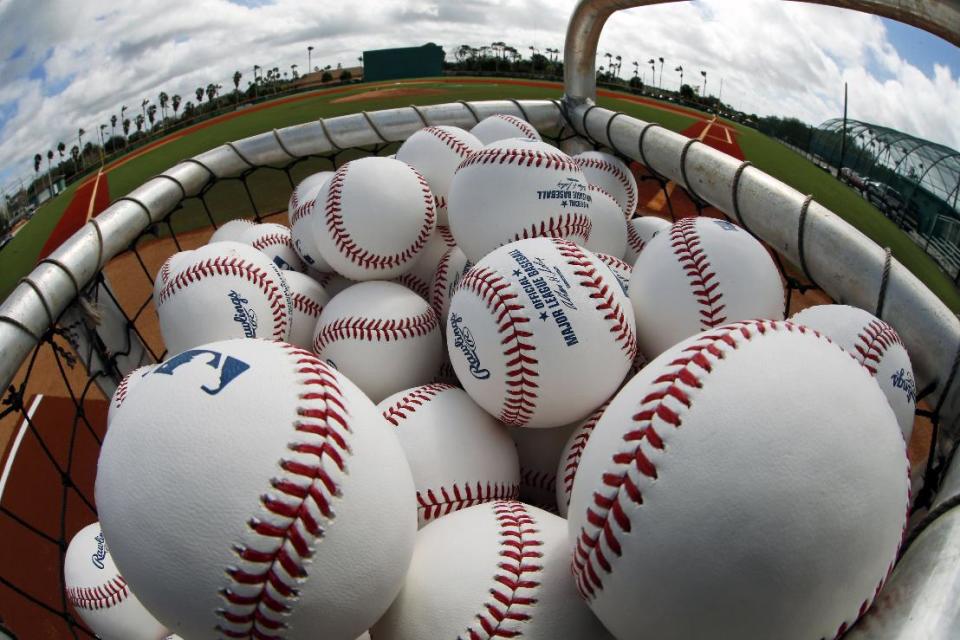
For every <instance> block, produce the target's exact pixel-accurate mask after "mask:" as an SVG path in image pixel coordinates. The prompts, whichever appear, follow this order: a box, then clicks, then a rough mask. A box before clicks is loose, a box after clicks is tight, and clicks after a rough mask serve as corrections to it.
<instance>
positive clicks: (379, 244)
mask: <svg viewBox="0 0 960 640" xmlns="http://www.w3.org/2000/svg"><path fill="white" fill-rule="evenodd" d="M314 209H315V210H316V211H315V212H314V213H313V214H311V216H310V221H311V222H310V224H311V225H312V226H313V237H314V240H315V242H316V243H317V248H318V250H319V252H320V255H321V256H322V257H323V259H324V260H325V261H326V263H327V264H329V265H330V266H331V267H333V269H334V270H335V271H336V272H337V273H339V274H340V275H343V276H346V277H348V278H352V279H354V280H384V279H389V278H394V277H396V276H398V275H400V274H401V273H404V272H406V271H409V270H410V269H411V268H412V267H413V265H414V263H415V262H416V260H417V258H418V257H419V256H420V254H421V252H422V251H423V248H424V246H425V245H426V244H427V240H429V239H430V236H431V235H432V234H433V230H434V227H435V226H436V214H435V212H434V205H433V194H432V193H431V192H430V187H429V186H428V185H427V182H426V180H424V179H423V177H422V176H421V175H420V174H419V173H417V171H416V170H415V169H413V168H412V167H411V166H410V165H408V164H406V163H405V162H401V161H400V160H391V159H389V158H378V157H375V156H371V157H366V158H360V159H358V160H352V161H350V162H348V163H346V164H344V165H343V166H342V167H340V168H339V169H338V170H337V172H336V173H335V174H333V177H332V178H330V180H329V181H327V182H326V183H324V185H323V188H322V189H321V190H320V193H319V194H317V197H316V204H315V205H314Z"/></svg>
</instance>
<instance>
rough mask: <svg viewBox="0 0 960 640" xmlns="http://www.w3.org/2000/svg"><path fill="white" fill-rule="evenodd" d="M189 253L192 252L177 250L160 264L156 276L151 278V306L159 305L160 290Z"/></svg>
mask: <svg viewBox="0 0 960 640" xmlns="http://www.w3.org/2000/svg"><path fill="white" fill-rule="evenodd" d="M190 253H192V252H191V251H178V252H177V253H174V254H172V255H171V256H170V257H169V258H167V259H166V260H164V262H163V264H162V265H160V270H159V271H158V272H157V277H156V278H154V279H153V306H154V307H155V308H156V307H158V306H159V305H160V292H161V291H163V288H164V287H165V286H167V283H168V282H170V279H171V278H172V277H173V276H175V275H176V273H177V265H178V264H179V263H180V262H181V261H182V260H184V259H185V258H186V257H187V256H188V255H189V254H190Z"/></svg>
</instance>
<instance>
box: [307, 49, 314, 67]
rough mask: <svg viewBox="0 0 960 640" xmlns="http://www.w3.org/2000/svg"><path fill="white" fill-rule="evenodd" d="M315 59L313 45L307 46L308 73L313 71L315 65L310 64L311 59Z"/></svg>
mask: <svg viewBox="0 0 960 640" xmlns="http://www.w3.org/2000/svg"><path fill="white" fill-rule="evenodd" d="M312 60H313V45H310V46H309V47H307V73H310V72H311V71H313V67H312V66H310V63H311V61H312Z"/></svg>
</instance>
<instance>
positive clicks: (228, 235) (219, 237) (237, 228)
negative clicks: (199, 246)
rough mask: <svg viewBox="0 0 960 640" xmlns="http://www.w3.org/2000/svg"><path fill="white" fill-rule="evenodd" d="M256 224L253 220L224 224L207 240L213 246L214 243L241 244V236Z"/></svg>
mask: <svg viewBox="0 0 960 640" xmlns="http://www.w3.org/2000/svg"><path fill="white" fill-rule="evenodd" d="M256 224H257V223H256V222H254V221H253V220H243V219H237V220H230V221H228V222H224V223H223V224H222V225H220V226H219V227H217V230H216V231H214V232H213V235H212V236H210V239H209V240H207V244H213V243H214V242H240V236H242V235H243V234H244V233H246V232H247V230H248V229H250V227H253V226H255V225H256Z"/></svg>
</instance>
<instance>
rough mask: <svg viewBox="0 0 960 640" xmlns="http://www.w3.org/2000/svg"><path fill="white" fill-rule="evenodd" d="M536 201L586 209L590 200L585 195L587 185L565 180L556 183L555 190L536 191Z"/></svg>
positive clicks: (568, 179)
mask: <svg viewBox="0 0 960 640" xmlns="http://www.w3.org/2000/svg"><path fill="white" fill-rule="evenodd" d="M537 200H560V201H561V202H560V206H561V207H575V208H580V209H586V208H588V207H589V206H590V202H591V198H590V194H588V193H587V185H586V184H584V183H583V182H580V181H579V180H577V179H576V178H567V179H566V180H561V181H560V182H558V183H557V188H556V189H543V190H538V191H537Z"/></svg>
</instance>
